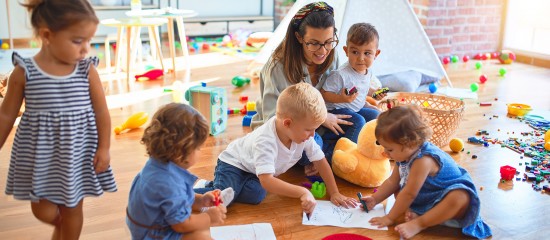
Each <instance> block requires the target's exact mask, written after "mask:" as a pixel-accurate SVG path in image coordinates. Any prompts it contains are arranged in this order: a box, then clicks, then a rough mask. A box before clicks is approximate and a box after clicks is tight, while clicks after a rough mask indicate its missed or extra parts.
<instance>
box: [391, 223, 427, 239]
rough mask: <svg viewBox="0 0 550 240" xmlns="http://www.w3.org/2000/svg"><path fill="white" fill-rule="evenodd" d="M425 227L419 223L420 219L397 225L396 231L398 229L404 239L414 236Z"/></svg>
mask: <svg viewBox="0 0 550 240" xmlns="http://www.w3.org/2000/svg"><path fill="white" fill-rule="evenodd" d="M423 229H424V228H423V227H422V226H420V225H419V224H418V221H408V222H406V223H403V224H399V225H397V226H395V231H397V232H398V233H399V235H400V236H401V237H402V238H403V239H409V238H412V237H414V235H416V234H417V233H419V232H420V231H422V230H423Z"/></svg>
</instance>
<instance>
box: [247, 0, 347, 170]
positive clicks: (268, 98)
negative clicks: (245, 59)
mask: <svg viewBox="0 0 550 240" xmlns="http://www.w3.org/2000/svg"><path fill="white" fill-rule="evenodd" d="M336 45H338V38H337V36H336V27H335V24H334V10H333V9H332V7H331V6H329V5H328V4H327V3H325V2H315V3H310V4H308V5H305V6H304V7H302V8H301V9H300V10H299V11H298V13H296V15H295V16H294V17H293V18H292V20H291V21H290V24H289V26H288V29H287V32H286V36H285V38H284V39H283V41H282V42H281V44H279V46H278V47H277V48H276V49H275V51H274V52H273V54H272V55H271V57H270V59H269V60H268V61H267V63H266V65H265V66H264V68H263V69H262V71H261V73H260V93H261V99H260V100H258V101H257V105H256V106H257V107H256V109H257V111H258V113H257V114H256V115H255V116H254V118H253V119H252V127H256V126H258V125H261V124H263V123H264V122H265V121H267V120H269V118H271V117H272V116H274V115H275V106H276V102H277V98H278V97H279V94H280V93H281V92H282V91H283V90H284V89H285V88H287V87H288V86H290V85H293V84H296V83H298V82H302V81H303V82H306V83H309V84H311V85H313V86H314V87H315V88H317V89H318V90H319V89H321V87H322V86H323V84H324V81H325V80H326V77H327V76H328V73H329V71H330V70H333V69H335V68H336V67H337V64H336V59H335V51H332V50H333V49H334V48H335V47H336ZM350 117H351V116H350V115H338V114H336V115H335V114H331V113H329V114H328V115H327V119H326V120H325V122H324V123H323V125H322V126H323V127H321V128H320V129H318V132H319V133H320V134H321V135H322V133H323V132H325V131H326V129H328V130H330V131H332V132H334V133H335V136H336V138H334V137H333V138H332V139H322V138H321V137H320V135H318V134H315V141H316V142H317V143H318V144H319V145H320V146H321V147H322V148H323V152H325V154H326V157H327V160H329V162H330V161H331V157H332V151H333V149H334V145H335V144H336V141H337V140H338V138H340V136H342V135H340V134H343V133H344V131H343V130H342V128H341V126H340V124H343V125H352V123H351V122H349V121H346V120H345V119H347V118H350ZM319 130H320V131H319ZM331 135H332V134H331ZM300 165H304V166H305V171H306V175H314V174H316V173H317V171H316V170H315V169H314V168H313V165H311V164H309V160H308V159H307V158H305V157H304V158H302V160H301V161H300Z"/></svg>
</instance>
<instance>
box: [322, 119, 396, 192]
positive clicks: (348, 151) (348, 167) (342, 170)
mask: <svg viewBox="0 0 550 240" xmlns="http://www.w3.org/2000/svg"><path fill="white" fill-rule="evenodd" d="M375 128H376V119H375V120H372V121H370V122H368V123H367V124H365V126H364V127H363V129H361V132H360V133H359V138H358V140H357V144H355V143H354V142H352V141H351V140H349V139H347V138H340V139H339V140H338V142H337V143H336V146H335V147H334V154H333V156H332V169H333V171H334V174H335V175H337V176H339V177H341V178H343V179H345V180H347V181H349V182H351V183H354V184H357V185H359V186H363V187H378V186H380V185H381V184H382V183H383V182H384V180H386V179H387V178H388V177H389V176H390V170H391V166H390V161H389V160H388V158H387V157H386V156H385V154H384V148H383V147H382V146H379V145H376V137H375V136H374V129H375Z"/></svg>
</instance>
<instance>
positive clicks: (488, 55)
mask: <svg viewBox="0 0 550 240" xmlns="http://www.w3.org/2000/svg"><path fill="white" fill-rule="evenodd" d="M487 59H491V53H485V57H483V60H487Z"/></svg>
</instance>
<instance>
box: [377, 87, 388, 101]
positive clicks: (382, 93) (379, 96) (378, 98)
mask: <svg viewBox="0 0 550 240" xmlns="http://www.w3.org/2000/svg"><path fill="white" fill-rule="evenodd" d="M380 89H381V88H379V89H376V91H378V90H380ZM386 95H388V94H387V93H385V92H381V93H379V94H376V96H374V97H373V98H374V99H376V100H378V101H380V100H382V99H383V98H385V97H386Z"/></svg>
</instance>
